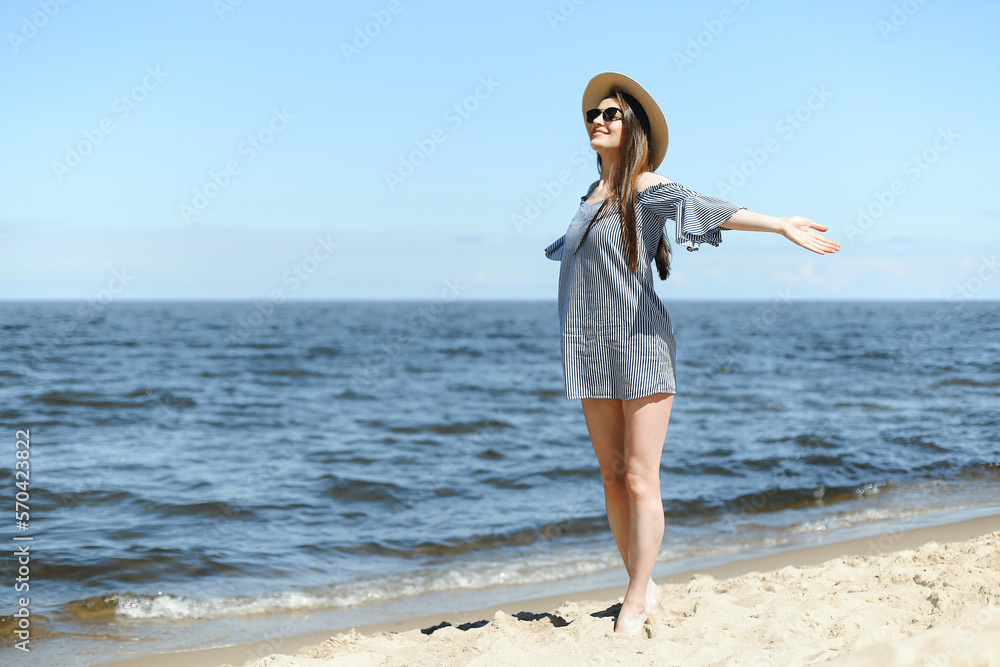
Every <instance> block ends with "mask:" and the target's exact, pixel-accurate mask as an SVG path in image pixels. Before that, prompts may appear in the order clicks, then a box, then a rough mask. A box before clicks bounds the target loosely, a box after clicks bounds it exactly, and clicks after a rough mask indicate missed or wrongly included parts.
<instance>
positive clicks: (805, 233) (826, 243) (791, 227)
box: [720, 208, 840, 255]
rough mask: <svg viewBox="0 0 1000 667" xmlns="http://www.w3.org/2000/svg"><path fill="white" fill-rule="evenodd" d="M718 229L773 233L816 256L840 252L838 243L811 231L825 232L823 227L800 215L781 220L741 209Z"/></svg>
mask: <svg viewBox="0 0 1000 667" xmlns="http://www.w3.org/2000/svg"><path fill="white" fill-rule="evenodd" d="M720 227H721V228H722V229H742V230H745V231H748V232H775V233H777V234H781V235H782V236H784V237H785V238H786V239H788V240H789V241H791V242H792V243H794V244H795V245H800V246H802V247H803V248H805V249H806V250H811V251H813V252H814V253H816V254H818V255H825V254H826V253H828V252H837V251H838V250H840V244H839V243H837V242H836V241H832V240H830V239H828V238H826V237H825V236H823V235H822V234H817V233H816V232H814V231H813V230H814V229H818V230H820V231H821V232H825V231H827V229H828V228H827V227H826V226H825V225H821V224H819V223H818V222H813V221H812V220H810V219H809V218H803V217H802V216H801V215H792V216H789V217H786V218H782V217H778V216H774V215H767V214H765V213H756V212H754V211H749V210H747V209H745V208H743V209H740V210H739V211H736V213H733V214H732V215H731V216H729V218H728V219H727V220H726V221H725V222H724V223H722V225H720Z"/></svg>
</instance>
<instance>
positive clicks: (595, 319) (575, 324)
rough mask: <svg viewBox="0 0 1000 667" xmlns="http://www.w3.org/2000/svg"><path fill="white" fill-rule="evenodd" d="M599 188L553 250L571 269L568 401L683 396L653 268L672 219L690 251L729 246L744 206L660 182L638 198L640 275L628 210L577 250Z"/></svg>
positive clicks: (566, 311)
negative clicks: (628, 247) (630, 251)
mask: <svg viewBox="0 0 1000 667" xmlns="http://www.w3.org/2000/svg"><path fill="white" fill-rule="evenodd" d="M597 184H598V181H595V182H594V183H593V184H592V185H591V186H590V188H589V189H588V190H587V194H585V195H584V196H582V197H581V198H580V208H579V209H578V210H577V212H576V215H575V216H574V217H573V220H572V221H571V222H570V225H569V228H568V229H567V230H566V233H565V234H564V235H562V236H561V237H559V238H558V239H556V240H555V241H554V242H552V243H551V244H549V246H548V247H546V248H545V256H546V257H548V258H549V259H551V260H555V261H558V262H560V263H561V266H560V270H559V322H560V328H561V332H562V363H563V379H564V384H565V396H566V398H569V399H576V398H618V399H634V398H642V397H644V396H649V395H651V394H655V393H664V394H673V393H676V391H677V383H676V375H675V366H676V359H677V352H676V342H675V340H674V333H673V327H672V325H671V322H670V315H669V314H668V313H667V309H666V308H665V307H664V306H663V302H662V301H661V300H660V298H659V296H657V294H656V292H655V290H654V289H653V278H654V275H655V274H654V270H655V269H654V268H653V266H652V263H653V260H654V257H655V255H656V250H657V248H658V247H659V243H660V236H661V235H662V234H664V233H667V232H668V230H667V228H666V221H667V220H668V219H669V220H673V221H674V222H675V228H674V238H675V240H676V241H677V243H678V244H680V245H683V246H685V247H686V248H687V249H688V250H689V251H694V250H697V249H698V247H699V245H700V244H702V243H710V244H712V245H714V246H718V245H719V244H720V243H721V242H722V232H721V230H720V228H719V226H720V225H721V224H722V223H724V222H725V221H726V220H728V219H729V217H730V216H731V215H732V214H733V213H735V212H736V211H738V210H739V209H741V208H745V207H743V206H737V205H736V204H733V203H732V202H728V201H725V200H723V199H718V198H716V197H710V196H707V195H702V194H699V193H697V192H695V191H693V190H688V189H686V188H684V186H682V185H680V184H679V183H658V184H656V185H652V186H650V187H648V188H645V189H643V190H641V191H640V192H639V193H638V195H637V197H636V223H637V225H638V230H637V231H638V234H637V237H638V242H639V270H638V271H637V272H635V273H632V272H630V271H629V270H628V266H627V264H626V261H625V251H624V245H623V243H622V236H621V218H620V217H619V214H618V211H617V210H614V211H610V212H608V211H607V208H605V211H604V212H602V215H601V219H600V220H599V221H597V222H596V223H595V224H594V227H593V228H592V229H591V230H590V234H589V235H588V236H587V240H586V242H585V243H584V244H583V246H582V247H580V248H579V250H578V251H577V247H578V246H579V244H580V239H581V238H582V237H583V233H584V230H586V229H587V225H588V223H589V222H590V220H591V219H592V218H593V217H594V214H595V213H596V212H597V209H598V208H600V205H601V202H599V201H598V202H595V203H593V204H588V203H587V202H586V200H587V198H588V197H589V196H590V195H591V193H592V192H593V191H594V188H596V187H597Z"/></svg>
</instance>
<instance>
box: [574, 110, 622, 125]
mask: <svg viewBox="0 0 1000 667" xmlns="http://www.w3.org/2000/svg"><path fill="white" fill-rule="evenodd" d="M620 113H622V110H621V109H619V108H618V107H608V108H607V109H605V110H603V111H601V110H600V109H591V110H590V111H588V112H587V113H586V114H584V116H585V117H586V119H587V124H588V125H589V124H590V123H593V122H594V121H595V120H597V117H598V116H603V117H604V122H605V123H610V122H611V121H613V120H614V119H615V118H617V117H618V114H620ZM622 117H623V118H624V115H623V116H622Z"/></svg>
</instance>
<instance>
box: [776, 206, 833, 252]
mask: <svg viewBox="0 0 1000 667" xmlns="http://www.w3.org/2000/svg"><path fill="white" fill-rule="evenodd" d="M814 229H818V230H819V231H821V232H825V231H826V230H827V229H828V228H827V227H826V226H825V225H821V224H819V223H818V222H813V221H812V220H810V219H809V218H803V217H802V216H801V215H793V216H789V217H787V218H784V219H783V221H782V225H781V235H782V236H784V237H785V238H786V239H788V240H789V241H791V242H792V243H794V244H795V245H800V246H802V247H803V248H805V249H806V250H812V251H813V252H814V253H816V254H818V255H825V254H826V253H828V252H837V251H838V250H840V244H839V243H837V242H836V241H833V240H830V239H828V238H826V237H825V236H823V235H822V234H817V233H816V232H814V231H813V230H814Z"/></svg>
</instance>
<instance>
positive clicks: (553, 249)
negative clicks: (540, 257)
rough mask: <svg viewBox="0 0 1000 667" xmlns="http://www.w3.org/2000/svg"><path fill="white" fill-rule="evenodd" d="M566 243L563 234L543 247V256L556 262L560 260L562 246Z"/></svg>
mask: <svg viewBox="0 0 1000 667" xmlns="http://www.w3.org/2000/svg"><path fill="white" fill-rule="evenodd" d="M565 244H566V235H565V234H563V235H562V236H560V237H559V238H557V239H556V240H555V241H553V242H552V243H550V244H549V246H548V247H547V248H545V256H546V257H548V258H549V259H551V260H554V261H556V262H561V261H562V258H563V246H564V245H565Z"/></svg>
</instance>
